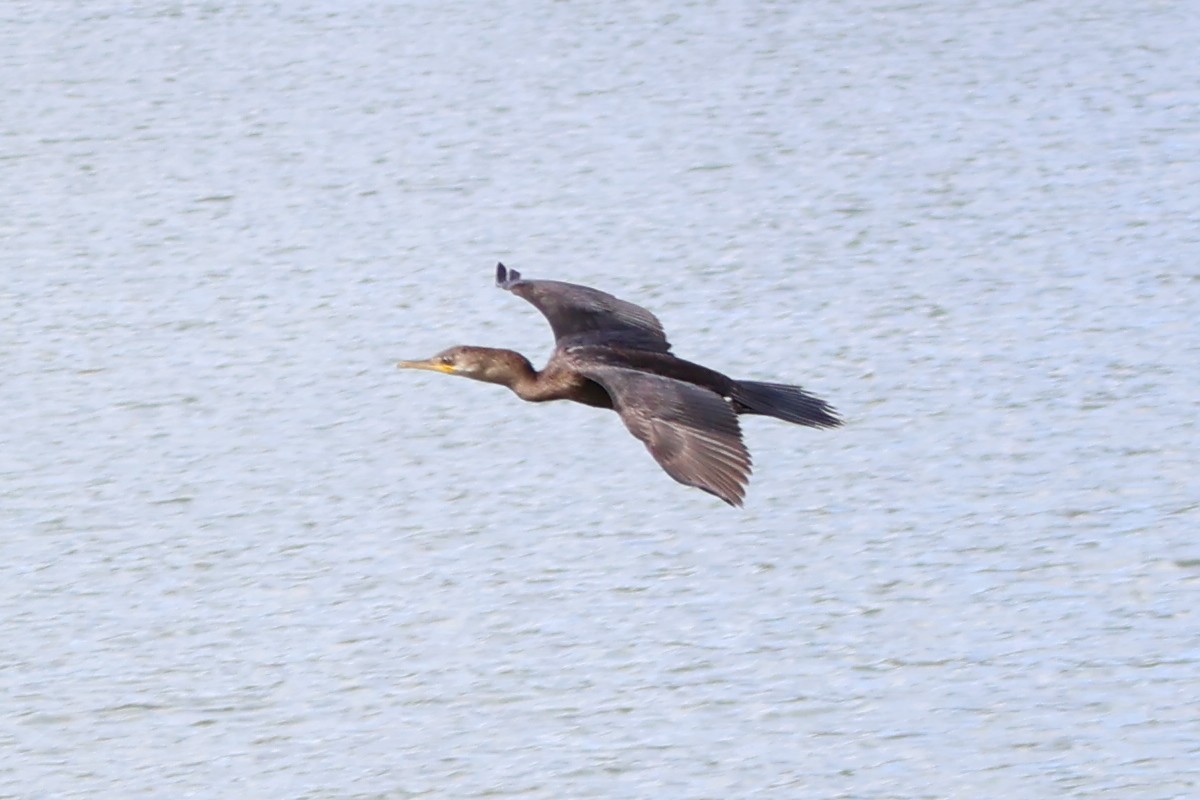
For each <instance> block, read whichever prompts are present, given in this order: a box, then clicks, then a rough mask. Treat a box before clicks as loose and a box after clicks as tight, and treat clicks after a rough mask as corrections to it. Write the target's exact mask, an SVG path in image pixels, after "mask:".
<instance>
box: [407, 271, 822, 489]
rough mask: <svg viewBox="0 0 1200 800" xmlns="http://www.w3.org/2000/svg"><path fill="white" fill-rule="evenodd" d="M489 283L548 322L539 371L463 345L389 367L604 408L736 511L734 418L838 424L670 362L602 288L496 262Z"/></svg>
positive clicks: (649, 323) (625, 306)
mask: <svg viewBox="0 0 1200 800" xmlns="http://www.w3.org/2000/svg"><path fill="white" fill-rule="evenodd" d="M496 285H497V286H498V287H499V288H501V289H505V290H507V291H509V292H512V293H513V294H515V295H516V296H517V297H520V298H523V299H525V300H527V301H528V302H530V303H531V304H533V306H534V307H535V308H536V309H537V310H538V311H540V312H541V313H542V315H543V316H545V318H546V320H547V321H548V322H549V323H550V329H551V331H552V332H553V333H554V339H555V347H554V352H553V354H552V355H551V356H550V359H549V361H548V362H547V363H546V366H545V367H544V368H543V369H542V370H540V371H538V370H536V369H534V367H533V365H532V364H531V363H530V361H529V359H528V358H526V357H525V356H523V355H521V354H520V353H518V352H515V351H513V350H503V349H499V348H494V347H476V346H471V345H458V346H456V347H451V348H449V349H447V350H443V351H442V352H440V353H438V354H437V355H435V356H433V357H431V358H427V359H421V360H414V361H399V362H397V365H396V366H397V367H400V368H402V369H418V370H429V371H432V372H441V373H444V374H447V375H459V376H462V377H464V378H471V379H473V380H477V381H483V382H485V383H494V384H498V385H500V386H505V387H507V388H509V389H511V390H512V391H513V392H514V393H515V394H516V395H517V396H518V397H520V398H521V399H522V400H527V401H530V402H534V403H541V402H546V401H550V400H571V401H574V402H576V403H582V404H584V405H588V406H594V407H597V408H604V409H612V410H614V411H616V412H617V414H618V415H619V416H620V418H621V421H622V422H624V423H625V427H626V428H627V429H628V430H629V432H630V433H631V434H633V436H634V437H636V438H637V439H639V440H641V442H642V443H643V444H644V445H645V446H646V449H647V450H649V451H650V455H651V456H653V458H654V459H655V461H657V462H658V464H659V465H660V466H661V467H662V469H663V470H664V471H665V472H666V473H667V474H668V475H669V476H671V477H672V478H674V479H675V480H676V481H678V482H679V483H682V484H684V485H685V486H692V487H696V488H698V489H702V490H704V491H706V492H708V493H710V494H713V495H715V496H717V497H718V498H720V499H721V500H723V501H725V502H726V503H728V504H729V505H731V506H737V507H740V506H742V505H743V503H744V501H745V496H746V487H747V485H748V483H749V480H750V471H751V459H750V452H749V451H748V450H747V449H746V445H745V443H744V441H743V440H742V431H741V428H740V426H739V423H738V416H739V415H741V414H758V415H763V416H768V417H774V418H776V419H780V420H783V421H785V422H791V423H795V424H797V425H805V426H808V427H812V428H835V427H838V426H839V425H841V424H842V420H841V418H840V417H839V415H838V413H837V411H835V410H834V409H833V407H832V406H830V405H829V404H828V403H826V402H825V401H824V400H822V399H820V398H819V397H816V396H814V395H812V394H809V393H808V392H807V391H805V390H804V389H802V388H801V387H799V386H793V385H789V384H782V383H764V382H760V381H748V380H736V379H734V378H730V377H728V376H727V375H724V374H722V373H720V372H717V371H716V370H713V369H709V368H708V367H704V366H701V365H700V364H695V363H692V362H690V361H685V360H683V359H681V358H679V357H677V356H676V355H674V354H673V353H672V352H671V344H670V342H668V341H667V337H666V334H665V333H664V332H663V326H662V323H661V322H659V320H658V318H657V317H656V316H655V315H654V314H652V313H651V312H650V311H647V310H646V309H644V308H642V307H641V306H638V305H634V304H633V303H630V302H627V301H625V300H621V299H618V298H617V297H614V296H613V295H611V294H608V293H607V292H603V291H600V290H599V289H593V288H591V287H588V286H581V285H579V284H574V283H566V282H563V281H555V280H527V279H525V278H522V277H521V273H520V272H518V271H517V270H515V269H509V268H507V267H505V266H504V264H503V263H500V264H497V265H496Z"/></svg>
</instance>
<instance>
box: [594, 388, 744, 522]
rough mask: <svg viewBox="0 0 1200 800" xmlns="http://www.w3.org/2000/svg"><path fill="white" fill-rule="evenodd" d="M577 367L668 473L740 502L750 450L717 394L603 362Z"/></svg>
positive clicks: (736, 423) (735, 502) (725, 403)
mask: <svg viewBox="0 0 1200 800" xmlns="http://www.w3.org/2000/svg"><path fill="white" fill-rule="evenodd" d="M576 368H577V369H579V371H580V372H581V373H582V374H583V375H585V376H586V377H588V378H589V379H591V380H593V381H595V382H596V383H598V384H600V385H601V386H603V387H604V389H605V390H606V391H607V392H608V394H609V396H610V397H612V401H613V408H615V409H616V411H617V413H618V414H620V415H621V420H622V421H623V422H624V423H625V427H627V428H628V429H629V432H630V433H632V434H633V435H634V436H636V437H637V438H638V439H641V440H642V443H643V444H645V445H646V449H647V450H649V451H650V455H652V456H654V460H655V461H657V462H658V463H659V464H660V465H661V466H662V468H663V469H664V470H666V472H667V474H668V475H670V476H671V477H672V478H674V479H675V480H677V481H679V482H680V483H682V484H685V485H687V486H695V487H697V488H699V489H703V490H704V491H706V492H710V493H712V494H715V495H716V496H717V497H719V498H721V499H722V500H724V501H725V502H726V503H729V504H730V505H733V506H740V505H741V504H742V500H743V498H744V497H745V496H746V483H747V482H748V481H749V480H750V453H749V452H748V451H747V450H746V445H745V444H743V443H742V432H741V429H740V428H739V427H738V419H737V415H736V414H735V413H734V412H733V409H732V408H731V407H730V406H729V404H728V403H727V402H726V401H725V400H724V398H722V397H721V396H720V395H718V394H716V393H715V392H710V391H709V390H707V389H702V388H701V387H699V386H696V385H694V384H691V383H684V382H683V381H677V380H672V379H671V378H664V377H663V376H661V375H654V374H652V373H648V372H638V371H637V370H632V369H626V368H624V367H613V366H606V365H583V366H577V367H576Z"/></svg>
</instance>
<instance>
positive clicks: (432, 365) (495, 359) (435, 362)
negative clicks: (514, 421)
mask: <svg viewBox="0 0 1200 800" xmlns="http://www.w3.org/2000/svg"><path fill="white" fill-rule="evenodd" d="M396 366H397V367H400V368H401V369H424V370H429V371H430V372H444V373H446V374H447V375H461V376H462V377H464V378H471V379H473V380H477V381H484V382H486V383H499V384H502V385H505V386H510V385H512V382H513V380H514V379H515V378H516V377H517V376H518V375H521V374H524V373H529V372H532V371H533V367H532V366H530V364H529V361H528V359H526V358H525V356H523V355H521V354H520V353H515V352H513V351H512V350H498V349H496V348H493V347H472V346H470V345H458V346H457V347H451V348H450V349H449V350H443V351H442V352H440V353H438V354H437V355H436V356H433V357H432V358H426V359H424V360H421V361H399V362H397V363H396Z"/></svg>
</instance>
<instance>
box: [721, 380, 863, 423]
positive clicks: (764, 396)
mask: <svg viewBox="0 0 1200 800" xmlns="http://www.w3.org/2000/svg"><path fill="white" fill-rule="evenodd" d="M732 399H733V401H734V404H735V407H736V408H737V411H738V413H739V414H763V415H765V416H768V417H775V418H776V419H782V420H784V421H786V422H794V423H796V424H797V425H808V426H809V427H811V428H836V427H837V426H839V425H841V424H842V420H841V419H840V418H839V417H838V415H837V412H836V411H834V409H833V406H831V405H829V404H828V403H826V402H825V401H824V400H822V399H821V398H819V397H814V396H813V395H811V394H809V393H808V392H806V391H804V390H803V389H801V388H800V387H799V386H788V385H787V384H784V383H759V382H758V381H736V382H735V383H734V385H733V393H732Z"/></svg>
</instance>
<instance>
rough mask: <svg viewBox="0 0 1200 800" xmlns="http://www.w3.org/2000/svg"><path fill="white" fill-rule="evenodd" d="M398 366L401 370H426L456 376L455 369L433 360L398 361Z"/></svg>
mask: <svg viewBox="0 0 1200 800" xmlns="http://www.w3.org/2000/svg"><path fill="white" fill-rule="evenodd" d="M396 366H397V367H399V368H400V369H424V370H429V371H430V372H444V373H446V374H447V375H453V374H454V367H452V366H451V365H449V364H443V363H442V362H441V361H437V360H435V359H432V358H426V359H424V360H423V361H397V362H396Z"/></svg>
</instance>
